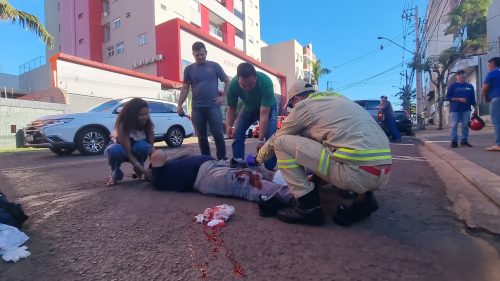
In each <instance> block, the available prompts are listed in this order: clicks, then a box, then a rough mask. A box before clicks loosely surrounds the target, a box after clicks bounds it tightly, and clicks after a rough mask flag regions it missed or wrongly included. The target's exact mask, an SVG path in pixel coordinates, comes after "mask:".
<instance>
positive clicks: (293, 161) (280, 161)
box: [278, 159, 296, 163]
mask: <svg viewBox="0 0 500 281" xmlns="http://www.w3.org/2000/svg"><path fill="white" fill-rule="evenodd" d="M278 163H296V161H295V159H281V160H280V159H278Z"/></svg>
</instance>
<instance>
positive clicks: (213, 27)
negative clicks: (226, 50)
mask: <svg viewBox="0 0 500 281" xmlns="http://www.w3.org/2000/svg"><path fill="white" fill-rule="evenodd" d="M210 34H211V35H213V36H215V37H217V38H219V39H221V40H222V27H221V26H220V25H218V24H215V23H213V22H211V23H210Z"/></svg>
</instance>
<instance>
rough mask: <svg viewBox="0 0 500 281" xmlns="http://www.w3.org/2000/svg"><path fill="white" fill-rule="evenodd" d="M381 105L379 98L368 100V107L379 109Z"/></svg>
mask: <svg viewBox="0 0 500 281" xmlns="http://www.w3.org/2000/svg"><path fill="white" fill-rule="evenodd" d="M379 105H380V102H379V101H378V100H367V101H366V109H377V108H378V106H379Z"/></svg>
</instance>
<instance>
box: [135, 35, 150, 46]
mask: <svg viewBox="0 0 500 281" xmlns="http://www.w3.org/2000/svg"><path fill="white" fill-rule="evenodd" d="M146 43H148V41H147V38H146V33H143V34H139V35H138V36H137V45H139V46H142V45H145V44H146Z"/></svg>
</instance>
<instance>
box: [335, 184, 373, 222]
mask: <svg viewBox="0 0 500 281" xmlns="http://www.w3.org/2000/svg"><path fill="white" fill-rule="evenodd" d="M377 209H378V203H377V200H376V199H375V197H374V196H373V193H371V192H367V193H366V198H365V201H363V202H361V203H359V202H356V201H355V202H354V204H353V205H352V206H351V207H347V206H345V205H344V204H341V205H339V206H338V207H337V212H335V216H333V221H334V222H335V223H336V224H338V225H341V226H350V225H352V224H353V223H355V222H357V221H359V220H361V219H363V218H365V217H368V216H370V215H371V214H372V213H373V212H375V211H376V210H377Z"/></svg>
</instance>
